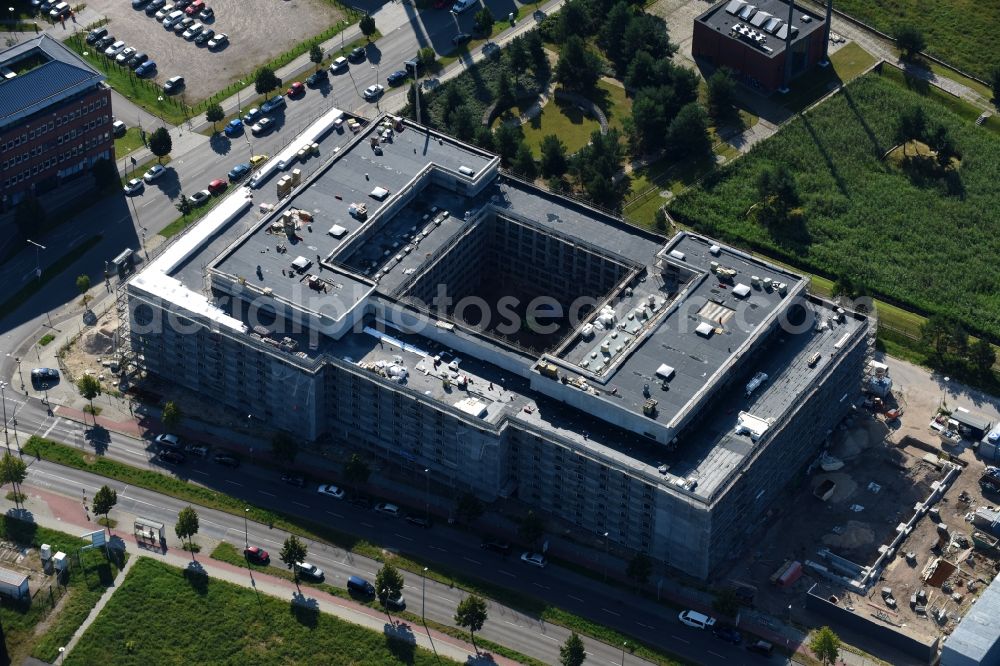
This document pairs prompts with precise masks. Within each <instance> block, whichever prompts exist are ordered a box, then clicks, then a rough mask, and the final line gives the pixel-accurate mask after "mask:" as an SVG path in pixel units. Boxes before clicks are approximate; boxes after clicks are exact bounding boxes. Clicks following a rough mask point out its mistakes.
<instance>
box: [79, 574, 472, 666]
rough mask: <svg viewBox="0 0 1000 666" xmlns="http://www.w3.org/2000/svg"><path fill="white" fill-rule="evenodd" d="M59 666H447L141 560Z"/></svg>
mask: <svg viewBox="0 0 1000 666" xmlns="http://www.w3.org/2000/svg"><path fill="white" fill-rule="evenodd" d="M65 663H66V665H67V666H69V665H70V664H81V665H84V664H137V665H138V664H150V663H159V664H250V663H254V664H256V663H260V664H371V665H372V666H376V665H377V666H382V665H387V664H412V665H414V666H422V665H424V664H426V665H427V666H430V665H431V664H441V663H455V662H453V661H450V660H448V659H444V658H441V657H438V656H437V655H435V654H433V653H431V652H429V651H427V650H424V649H422V648H418V647H415V646H413V645H410V644H409V643H405V642H403V641H400V640H396V639H390V638H387V637H386V636H385V635H383V634H380V633H378V632H375V631H372V630H369V629H365V628H362V627H359V626H356V625H353V624H350V623H348V622H344V621H343V620H340V619H338V618H335V617H334V616H332V615H327V614H324V613H320V612H318V611H316V610H313V609H309V608H305V607H301V606H292V605H291V604H290V603H289V602H288V601H282V600H280V599H275V598H272V597H268V596H266V595H260V596H259V597H258V596H257V595H256V594H255V593H254V591H253V590H250V589H248V588H243V587H239V586H237V585H234V584H232V583H227V582H223V581H218V580H213V579H211V578H208V577H206V576H204V575H202V574H200V573H194V574H191V573H186V570H181V569H178V568H176V567H172V566H169V565H167V564H164V563H162V562H157V561H155V560H152V559H149V558H141V559H140V560H139V561H138V562H136V563H135V566H134V567H133V568H132V570H131V571H130V572H129V575H128V576H127V577H126V579H125V582H124V583H123V584H122V586H121V587H120V588H119V589H118V590H117V591H116V592H115V594H114V596H113V597H111V600H110V601H109V602H108V604H107V606H105V607H104V610H102V611H101V614H100V615H99V616H98V617H97V620H96V621H95V622H94V624H92V625H91V626H90V628H88V629H87V631H86V633H85V634H84V635H83V638H82V639H81V641H80V643H79V644H77V646H76V648H75V649H74V650H73V652H72V653H70V655H69V657H67V658H66V660H65Z"/></svg>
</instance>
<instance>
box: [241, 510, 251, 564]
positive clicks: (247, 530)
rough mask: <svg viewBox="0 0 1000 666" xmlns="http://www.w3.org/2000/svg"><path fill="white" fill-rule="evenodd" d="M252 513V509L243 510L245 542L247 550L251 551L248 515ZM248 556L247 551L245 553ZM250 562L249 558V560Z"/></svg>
mask: <svg viewBox="0 0 1000 666" xmlns="http://www.w3.org/2000/svg"><path fill="white" fill-rule="evenodd" d="M249 513H250V507H247V508H246V509H244V510H243V542H244V543H245V546H244V547H245V548H246V549H248V550H249V548H250V524H249V523H248V522H247V514H249ZM243 554H244V555H246V551H244V552H243ZM247 560H248V562H249V557H248V558H247Z"/></svg>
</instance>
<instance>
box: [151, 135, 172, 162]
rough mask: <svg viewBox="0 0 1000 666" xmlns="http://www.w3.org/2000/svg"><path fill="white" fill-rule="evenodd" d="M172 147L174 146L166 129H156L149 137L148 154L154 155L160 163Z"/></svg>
mask: <svg viewBox="0 0 1000 666" xmlns="http://www.w3.org/2000/svg"><path fill="white" fill-rule="evenodd" d="M173 147H174V145H173V141H172V140H171V138H170V132H168V131H167V128H166V127H157V128H156V129H155V130H153V133H152V134H150V135H149V152H151V153H153V154H154V155H156V157H157V159H158V160H159V161H160V162H162V161H163V158H164V157H166V156H167V155H169V154H170V151H171V150H173Z"/></svg>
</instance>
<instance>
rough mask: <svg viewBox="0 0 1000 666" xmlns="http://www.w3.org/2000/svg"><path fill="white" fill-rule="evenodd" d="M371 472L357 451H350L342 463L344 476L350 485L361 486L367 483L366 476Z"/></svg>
mask: <svg viewBox="0 0 1000 666" xmlns="http://www.w3.org/2000/svg"><path fill="white" fill-rule="evenodd" d="M371 473H372V470H371V467H369V466H368V463H366V462H365V459H364V458H362V457H361V456H360V455H359V454H357V453H352V454H351V457H350V458H348V460H347V462H346V463H344V478H345V479H346V480H347V482H348V483H349V484H351V485H352V486H363V485H365V484H366V483H368V477H369V476H371Z"/></svg>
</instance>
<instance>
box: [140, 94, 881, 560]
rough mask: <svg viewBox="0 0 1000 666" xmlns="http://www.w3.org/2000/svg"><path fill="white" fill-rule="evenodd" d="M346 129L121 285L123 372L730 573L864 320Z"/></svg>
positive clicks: (366, 131) (758, 273) (863, 352)
mask: <svg viewBox="0 0 1000 666" xmlns="http://www.w3.org/2000/svg"><path fill="white" fill-rule="evenodd" d="M340 115H341V114H340V112H339V111H336V110H333V111H331V112H330V113H329V114H327V116H325V117H324V118H321V119H320V120H319V121H317V124H316V125H314V126H313V127H311V128H310V129H309V130H307V132H306V134H305V135H304V136H303V137H301V138H300V139H299V140H297V141H301V142H302V146H300V145H297V143H296V142H293V144H292V145H290V146H289V149H288V150H286V151H285V153H283V154H282V155H278V156H276V157H275V158H273V159H272V160H271V161H270V162H269V163H268V164H267V165H266V166H265V167H264V169H263V170H262V171H261V172H259V173H257V174H256V175H255V177H254V178H253V179H252V180H251V181H250V182H249V183H248V185H247V186H245V187H240V188H233V189H232V191H231V193H230V194H229V196H228V197H227V198H226V199H225V200H224V201H222V202H220V204H219V205H218V206H216V208H215V209H213V211H212V212H211V213H210V214H209V215H208V216H206V217H205V218H204V219H203V220H202V221H201V222H199V223H198V224H197V225H196V226H194V227H193V228H191V229H190V230H189V231H188V232H187V233H186V234H185V235H184V236H182V237H181V238H179V239H178V240H177V241H176V242H174V243H173V244H172V245H170V246H169V247H168V248H167V249H166V250H165V251H163V252H161V253H160V254H159V256H157V257H156V258H155V259H154V260H153V261H152V262H150V263H149V264H148V265H147V266H146V267H145V268H144V269H143V270H142V271H141V272H140V273H139V274H137V275H136V276H134V277H133V278H132V279H131V280H130V281H129V283H128V284H127V287H126V293H127V302H128V309H129V312H130V315H131V316H130V318H129V322H128V325H129V327H130V328H129V332H128V336H129V338H130V339H131V343H132V351H131V353H132V357H131V359H132V360H131V361H129V363H132V364H134V365H135V366H136V367H138V368H139V369H141V370H143V371H145V372H148V373H152V374H156V375H160V376H163V377H165V378H168V379H169V380H170V381H174V382H178V383H180V384H182V385H184V386H186V387H189V388H190V389H193V390H195V391H198V392H201V393H202V394H204V395H205V396H210V397H211V399H213V400H216V401H219V402H221V403H223V404H225V405H227V406H230V407H232V408H234V409H238V410H240V412H241V413H243V414H252V415H253V416H254V418H256V419H260V420H262V421H265V422H267V423H268V424H270V425H273V426H274V427H278V428H282V429H284V430H287V431H289V432H291V433H294V434H296V435H297V436H299V437H301V438H303V439H306V440H314V439H316V438H319V437H332V438H334V439H336V440H338V441H339V442H342V443H344V444H345V445H346V446H347V447H349V448H351V449H354V450H359V451H364V452H366V453H367V454H368V455H369V456H372V457H374V458H377V459H380V460H382V461H386V462H388V463H389V464H390V465H395V466H403V467H412V468H413V469H415V470H420V471H421V472H422V471H423V470H424V469H427V470H430V474H431V475H432V476H433V478H434V480H435V482H436V483H441V484H445V485H447V486H449V487H452V488H454V489H455V492H456V493H461V492H466V491H471V492H473V493H475V494H476V495H478V496H480V497H481V498H482V499H484V500H486V501H493V500H497V499H502V498H516V499H517V500H520V501H521V502H523V503H525V504H526V505H528V506H531V507H533V508H534V509H535V510H537V511H540V512H542V513H543V514H545V515H546V516H548V517H549V518H550V519H551V521H553V523H555V524H558V525H559V526H560V527H566V528H572V529H573V530H576V531H577V532H582V533H590V534H593V535H597V536H602V535H604V533H607V535H608V539H609V540H610V541H612V542H613V543H617V544H619V545H620V546H622V547H625V548H628V549H631V550H634V551H639V552H645V553H648V554H650V555H651V556H652V557H654V558H655V559H657V560H660V561H662V562H665V563H666V564H667V565H670V566H672V567H675V568H677V569H679V570H683V571H685V572H687V573H689V574H691V575H694V576H698V577H707V576H708V575H709V574H710V573H711V571H712V570H713V569H714V568H715V567H716V566H717V565H718V564H720V563H721V562H722V561H723V560H724V559H726V558H727V557H729V556H731V555H732V554H734V553H735V552H738V548H739V547H740V545H741V542H742V540H743V539H744V537H745V535H746V534H747V533H748V531H749V530H751V529H752V528H753V527H754V526H755V525H756V524H757V523H758V522H759V521H760V520H761V519H762V517H763V516H764V515H765V513H766V511H767V509H768V507H769V506H771V505H772V503H773V502H774V500H775V499H776V498H778V497H779V496H780V495H781V493H782V489H783V488H784V487H785V486H786V484H787V483H788V482H789V480H790V479H792V478H793V477H794V476H795V475H796V474H799V473H800V471H801V470H802V469H803V468H804V467H805V466H806V465H808V463H809V462H810V461H811V460H813V459H814V458H815V457H816V455H817V453H818V451H819V449H820V448H821V447H822V444H823V441H824V439H825V437H826V435H827V434H828V433H829V432H830V431H831V429H833V428H834V427H835V425H836V424H837V423H838V421H840V420H841V419H842V418H843V417H844V416H845V414H847V413H848V411H849V410H850V409H851V407H852V404H854V402H855V401H856V399H857V397H858V395H859V392H860V386H861V380H862V369H863V367H864V364H865V360H866V357H867V356H868V354H869V352H870V350H871V345H872V342H873V335H874V330H873V327H872V326H871V325H870V324H869V320H868V319H867V318H866V317H864V316H862V315H859V314H855V313H852V312H849V311H848V312H844V311H843V310H839V309H835V308H833V307H832V306H830V305H829V304H827V303H825V302H822V301H820V300H818V299H816V298H815V297H812V296H810V295H809V294H808V293H807V292H806V287H807V282H806V280H805V279H803V278H802V277H801V276H799V275H796V274H793V273H791V272H789V271H788V270H786V269H784V268H781V267H779V266H776V265H773V264H770V263H768V262H765V261H761V260H759V259H756V258H754V257H752V256H750V255H748V254H746V253H744V252H741V251H738V250H735V249H732V248H730V247H726V246H724V245H722V244H720V243H717V242H714V241H712V240H710V239H707V238H704V237H701V236H698V235H694V234H689V233H681V234H678V235H677V236H675V237H673V238H672V239H667V238H664V237H661V236H658V235H655V234H652V233H649V232H647V231H644V230H642V229H638V228H636V227H633V226H630V225H628V224H625V223H624V222H622V220H620V219H618V218H615V217H611V216H609V215H606V214H604V213H602V212H599V211H597V210H595V209H593V208H590V207H588V206H586V205H583V204H581V203H578V202H575V201H572V200H570V199H567V198H563V197H560V196H556V195H554V194H552V193H549V192H547V191H544V190H541V189H539V188H537V187H534V186H532V185H530V184H527V183H524V182H522V181H519V180H517V179H514V178H512V177H510V176H508V175H506V174H504V173H502V172H501V171H500V169H499V159H498V158H497V157H496V156H495V155H492V154H489V153H486V152H484V151H482V150H480V149H478V148H475V147H473V146H470V145H467V144H464V143H462V142H459V141H457V140H454V139H452V138H449V137H447V136H444V135H441V134H438V133H436V132H433V131H430V130H428V129H426V128H424V127H421V126H418V125H416V124H413V123H410V122H407V121H401V120H397V119H394V118H390V117H384V116H383V117H381V118H379V119H377V121H376V122H373V123H371V124H368V125H366V126H364V127H356V128H355V129H356V133H352V132H351V131H345V132H342V133H340V132H336V131H330V126H333V125H334V124H336V125H339V121H341V120H342V118H341V117H340ZM313 142H316V144H315V145H313ZM303 146H305V147H307V148H309V149H310V150H300V148H302V147H303ZM316 149H318V151H319V153H320V155H321V157H314V158H309V159H308V161H306V162H302V161H301V160H303V159H304V157H305V155H306V154H308V153H309V152H311V151H313V150H316ZM296 162H298V164H296ZM296 166H297V168H295V167H296ZM285 168H292V169H293V170H292V171H290V172H289V173H287V174H279V173H277V172H278V171H280V170H281V169H285ZM279 175H280V176H281V178H280V179H277V176H279Z"/></svg>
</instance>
